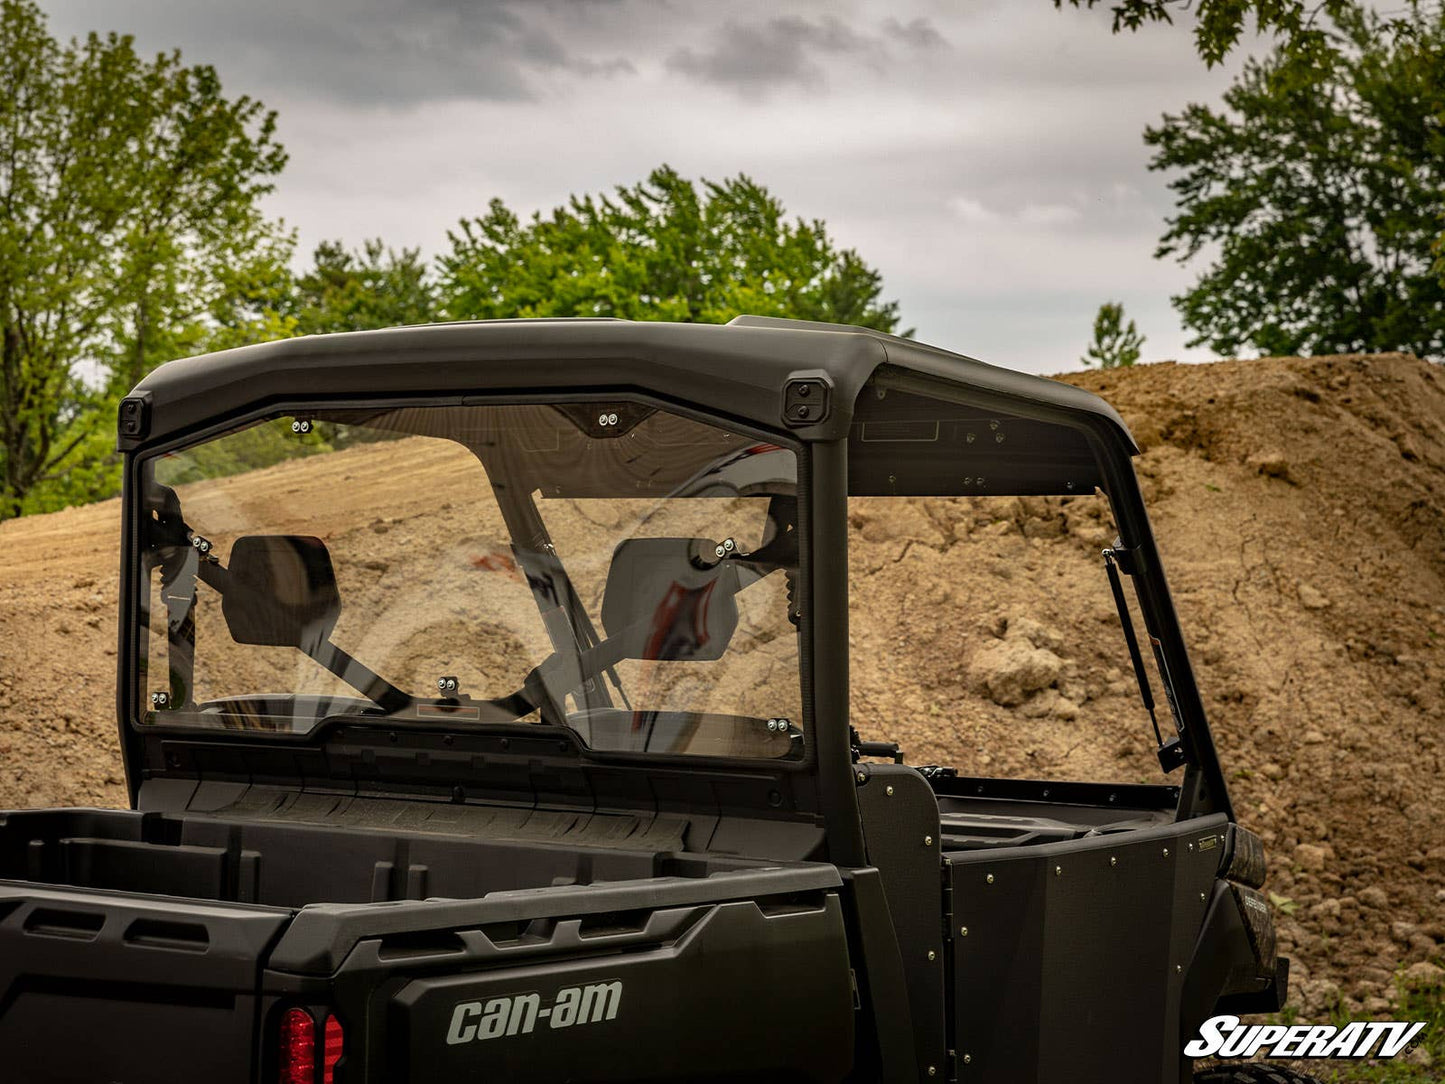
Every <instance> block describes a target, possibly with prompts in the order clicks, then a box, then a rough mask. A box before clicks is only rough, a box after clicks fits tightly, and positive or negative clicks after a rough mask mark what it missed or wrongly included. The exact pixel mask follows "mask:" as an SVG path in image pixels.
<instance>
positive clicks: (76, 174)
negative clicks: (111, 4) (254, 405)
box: [0, 0, 287, 518]
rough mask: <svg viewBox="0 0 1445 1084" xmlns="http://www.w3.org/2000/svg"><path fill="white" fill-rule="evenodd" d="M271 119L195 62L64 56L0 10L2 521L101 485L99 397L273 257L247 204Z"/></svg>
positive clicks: (273, 233)
mask: <svg viewBox="0 0 1445 1084" xmlns="http://www.w3.org/2000/svg"><path fill="white" fill-rule="evenodd" d="M273 125H274V117H273V115H272V114H270V113H267V112H266V111H265V110H264V109H263V108H262V106H261V105H260V104H259V103H258V102H255V101H252V100H251V99H250V98H247V97H244V96H243V97H238V98H227V97H226V96H225V95H224V94H223V93H222V90H221V85H220V81H219V79H218V78H217V76H216V73H215V71H214V70H213V69H211V68H209V67H206V66H194V67H187V66H185V65H183V64H182V63H181V59H180V56H179V54H178V53H167V54H161V55H159V56H157V57H155V58H153V59H150V60H147V59H144V58H142V57H141V56H140V55H138V54H137V52H136V50H135V48H134V44H133V42H132V40H131V39H130V38H129V37H126V36H120V35H116V34H110V35H107V36H104V37H102V36H100V35H97V34H91V35H89V36H88V37H87V38H86V39H85V40H83V41H71V42H69V43H66V44H63V45H62V44H61V43H59V42H57V41H56V40H55V39H54V38H53V37H51V35H50V33H49V31H48V28H47V26H46V23H45V19H44V16H43V15H42V14H41V12H40V9H39V7H38V6H37V5H36V4H35V3H34V2H33V0H0V518H4V517H6V516H10V515H15V514H17V513H18V512H20V511H21V510H23V509H26V508H33V507H38V506H39V507H43V506H45V505H46V504H47V503H51V502H50V500H47V499H45V498H44V497H43V494H41V493H39V492H38V491H40V490H43V489H44V488H45V487H47V486H50V487H54V488H55V490H56V495H57V498H58V499H68V498H69V495H70V494H71V493H72V491H73V490H75V489H76V487H80V488H82V489H84V488H87V487H89V486H90V485H91V484H92V483H94V484H101V483H100V482H98V480H97V478H98V476H97V475H96V472H97V471H99V472H102V473H103V472H104V471H105V470H107V469H108V468H106V467H105V466H104V464H98V463H97V462H95V460H94V458H93V457H87V456H86V455H82V454H81V453H86V452H94V451H95V450H96V449H97V448H98V447H100V446H101V444H100V442H99V434H100V433H101V432H102V430H103V431H104V433H105V436H106V437H107V438H108V437H110V436H111V430H110V425H109V419H108V418H107V419H104V421H103V423H102V421H101V420H100V419H101V414H100V412H99V409H98V403H97V401H98V400H99V401H105V400H106V399H107V397H108V396H113V393H114V390H115V389H116V388H118V387H121V386H128V385H129V384H130V383H132V382H134V380H136V379H138V378H139V377H140V375H141V374H143V373H144V372H145V371H146V370H147V369H148V368H150V367H151V366H152V365H154V364H156V363H157V362H159V361H160V360H163V359H165V358H168V357H174V356H177V355H179V354H184V353H187V352H189V349H190V348H191V347H192V346H193V344H194V343H195V342H196V341H197V340H198V339H199V338H200V337H201V336H202V335H203V334H204V327H205V325H206V323H207V321H208V319H209V318H210V315H211V312H212V310H213V309H214V308H215V307H217V306H219V305H222V304H224V297H223V295H224V293H225V291H226V290H227V289H228V288H229V286H230V284H231V283H232V281H233V279H234V274H235V269H237V268H245V267H247V266H248V265H250V264H252V263H253V262H254V261H255V260H256V259H258V258H261V259H264V260H271V261H274V259H275V255H276V251H279V250H281V249H284V248H285V245H286V240H287V239H286V238H285V236H284V235H283V234H282V233H281V232H280V231H279V230H278V229H277V228H276V227H275V226H273V225H272V224H270V223H268V222H267V221H266V220H265V219H264V218H263V217H262V216H261V214H260V212H259V210H258V208H257V201H258V200H259V198H260V197H261V196H262V195H263V194H264V193H266V192H268V191H269V190H270V184H271V182H270V178H272V177H273V176H274V175H275V174H276V173H278V172H279V171H280V170H281V168H282V165H283V164H284V162H285V155H284V152H283V151H282V150H281V148H280V147H279V146H278V145H277V144H276V142H275V140H274V138H273ZM87 378H88V379H87ZM110 469H112V470H113V468H110ZM37 502H38V503H37Z"/></svg>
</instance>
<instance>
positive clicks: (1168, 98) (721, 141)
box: [41, 0, 1238, 371]
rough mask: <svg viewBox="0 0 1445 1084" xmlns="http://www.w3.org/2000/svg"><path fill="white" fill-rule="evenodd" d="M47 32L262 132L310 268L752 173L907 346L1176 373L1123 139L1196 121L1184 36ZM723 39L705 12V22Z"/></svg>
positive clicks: (206, 23)
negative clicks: (608, 199) (207, 71)
mask: <svg viewBox="0 0 1445 1084" xmlns="http://www.w3.org/2000/svg"><path fill="white" fill-rule="evenodd" d="M41 3H42V5H43V6H44V7H45V8H46V10H47V11H48V12H49V13H50V15H51V18H52V25H53V27H54V29H55V30H56V31H57V32H58V33H61V34H64V35H70V34H75V33H84V32H85V31H87V30H90V29H99V30H109V29H112V28H115V29H119V30H125V31H133V32H134V33H135V34H136V37H137V40H138V42H139V44H140V45H141V46H142V47H143V48H144V49H146V50H159V49H169V48H172V47H176V46H179V47H180V48H181V49H182V50H183V53H184V56H185V57H186V58H187V59H188V60H190V61H192V62H196V61H206V62H210V63H213V64H215V65H216V66H217V68H218V69H219V71H220V74H221V77H222V79H223V80H224V82H225V84H226V87H227V89H228V91H229V92H231V93H237V92H245V93H248V94H253V95H255V96H257V97H259V98H260V99H261V100H262V101H264V102H265V103H266V104H267V105H269V106H272V107H274V108H276V109H278V110H279V115H280V128H279V131H280V136H281V139H282V141H283V142H284V143H285V145H286V147H287V149H288V151H289V152H290V155H291V158H290V163H289V165H288V166H287V169H286V172H285V174H284V175H283V176H282V177H281V178H280V182H279V184H278V186H277V190H276V192H275V193H274V194H273V195H272V196H270V197H268V199H267V205H266V209H267V212H268V213H270V214H274V215H276V216H278V217H282V218H284V219H285V220H286V221H287V222H288V223H290V224H291V225H293V226H295V227H296V228H297V229H298V230H299V232H300V236H301V247H300V251H301V257H300V258H301V259H304V258H305V256H306V254H308V253H309V252H310V250H311V248H312V246H314V245H315V243H316V242H317V241H319V240H322V239H327V238H340V239H342V240H344V241H346V242H347V243H350V244H355V243H357V242H359V241H360V240H362V239H363V238H366V237H371V236H377V235H380V236H383V237H385V238H386V239H387V240H388V241H389V242H391V243H393V244H397V245H418V246H421V248H422V249H423V250H424V251H425V252H426V253H428V254H433V253H435V252H437V251H439V250H440V249H442V248H443V247H444V246H445V244H446V233H447V230H448V229H449V228H452V227H453V226H454V225H455V223H456V222H457V220H458V219H459V218H462V217H464V216H471V215H476V214H479V213H482V212H483V211H485V209H486V204H487V200H489V199H490V198H492V197H498V198H501V199H502V200H504V201H505V202H506V203H507V204H508V205H509V206H511V207H513V208H515V209H516V210H517V211H518V212H520V213H522V214H524V215H526V214H530V213H531V212H532V211H534V210H539V209H540V210H547V209H549V208H551V207H554V206H559V205H561V204H563V203H565V201H566V200H567V198H568V196H569V195H571V194H574V193H584V192H599V191H608V190H610V189H611V188H612V187H613V186H614V185H619V184H630V183H634V182H636V181H637V180H639V179H641V178H642V177H645V176H646V174H647V172H648V170H649V169H651V168H653V167H654V166H656V165H658V164H659V163H661V162H668V163H670V164H671V165H673V166H675V167H676V168H678V169H679V170H680V171H682V172H683V174H684V175H686V176H690V177H710V178H714V179H717V178H722V177H726V176H731V175H734V174H736V173H738V172H746V173H748V174H749V175H751V176H753V177H755V178H756V179H757V180H759V181H760V182H762V183H763V184H765V185H767V186H768V188H769V190H770V191H772V192H773V193H774V194H775V195H776V196H777V197H778V198H779V199H780V200H781V201H782V203H783V205H784V206H785V207H786V208H787V210H788V212H789V213H790V214H796V215H802V216H804V217H807V218H815V217H816V218H821V219H823V220H825V221H826V222H827V223H828V228H829V230H830V232H831V233H832V234H833V236H834V237H835V238H836V239H837V240H838V242H839V243H840V244H842V245H846V246H850V247H856V248H857V249H858V251H859V252H860V253H862V255H863V257H864V258H865V259H866V260H868V262H869V263H870V264H872V265H873V266H875V267H877V268H878V269H879V270H880V271H881V272H882V274H883V278H884V289H885V292H886V294H887V296H889V297H896V298H898V299H899V300H900V301H901V303H902V306H903V314H904V319H905V321H906V323H907V324H909V325H914V326H917V328H918V332H919V336H920V338H922V339H923V340H924V341H929V342H935V343H937V344H938V345H940V346H946V347H951V348H954V349H959V350H962V351H963V352H965V353H972V354H974V355H975V356H979V357H984V358H986V359H988V360H993V361H997V362H1000V363H1002V364H1006V365H1012V366H1016V367H1020V368H1027V369H1032V370H1035V371H1058V370H1060V369H1066V368H1069V367H1071V366H1074V365H1075V364H1076V359H1077V357H1078V355H1079V352H1080V350H1081V349H1082V347H1083V344H1084V341H1085V340H1086V339H1087V337H1088V331H1089V327H1090V323H1091V321H1092V319H1093V316H1094V313H1095V311H1096V310H1097V308H1098V305H1099V303H1100V302H1101V301H1103V300H1105V299H1118V300H1122V301H1123V302H1124V304H1125V307H1126V310H1127V311H1128V312H1129V314H1130V316H1131V317H1134V318H1135V319H1137V320H1138V322H1139V327H1140V330H1141V331H1142V332H1143V333H1144V334H1146V335H1147V336H1148V339H1149V341H1148V346H1147V347H1146V351H1147V354H1146V356H1147V357H1151V358H1155V357H1181V358H1189V357H1199V356H1202V355H1203V353H1204V352H1203V351H1190V350H1186V349H1184V347H1183V342H1184V339H1185V336H1184V335H1183V333H1182V332H1181V330H1180V327H1179V322H1178V317H1177V314H1175V313H1174V312H1173V311H1172V310H1171V308H1170V305H1169V300H1168V298H1169V295H1170V294H1171V293H1177V292H1179V290H1180V289H1181V288H1182V287H1184V286H1185V285H1187V283H1188V282H1189V281H1190V280H1192V279H1193V277H1194V274H1195V271H1194V269H1180V268H1178V267H1176V266H1175V265H1174V264H1172V263H1168V262H1160V261H1156V260H1154V259H1153V258H1152V252H1153V249H1154V244H1155V241H1156V239H1157V238H1158V236H1159V234H1160V233H1161V232H1162V229H1163V219H1164V217H1165V215H1166V214H1168V213H1169V211H1170V209H1171V207H1172V202H1173V201H1172V198H1171V196H1170V194H1169V193H1168V191H1167V190H1166V188H1165V186H1164V178H1162V177H1160V176H1158V175H1157V174H1150V173H1148V172H1147V170H1146V169H1145V163H1146V161H1147V157H1148V155H1147V151H1146V149H1145V147H1144V146H1143V144H1142V142H1141V139H1140V133H1141V132H1142V130H1143V128H1144V126H1145V125H1146V124H1149V123H1153V122H1156V121H1157V119H1158V117H1159V115H1160V114H1161V113H1162V112H1164V111H1166V110H1171V111H1175V110H1178V109H1179V108H1181V107H1182V106H1183V105H1184V104H1185V103H1186V102H1190V101H1200V100H1213V99H1215V98H1216V97H1217V95H1218V94H1219V92H1220V91H1221V90H1223V88H1224V87H1225V86H1226V85H1227V83H1228V80H1229V78H1230V74H1231V71H1232V70H1237V68H1238V64H1237V58H1236V60H1231V62H1230V64H1229V65H1228V66H1226V67H1225V68H1224V69H1215V70H1213V71H1206V70H1205V69H1204V67H1203V66H1202V65H1201V64H1200V63H1199V62H1198V60H1197V58H1196V57H1195V55H1194V51H1193V46H1192V42H1191V40H1190V30H1191V27H1190V26H1189V25H1188V23H1187V20H1184V21H1181V23H1180V25H1178V26H1175V27H1167V28H1154V29H1151V30H1149V31H1147V32H1143V33H1140V34H1137V35H1129V34H1123V35H1117V36H1116V35H1113V34H1111V33H1110V32H1109V20H1108V12H1107V11H1104V10H1102V9H1096V10H1093V11H1076V10H1074V9H1072V8H1069V7H1067V6H1066V7H1065V9H1064V10H1062V11H1056V10H1054V8H1053V6H1052V5H1050V4H1047V3H1044V2H1043V0H1028V2H1024V0H970V2H969V3H967V4H958V3H956V2H952V0H781V2H780V0H730V2H729V3H728V4H727V5H726V7H720V6H719V5H710V4H705V3H703V2H701V0H247V2H245V3H240V4H238V3H236V0H127V2H126V3H125V4H119V3H116V0H41ZM720 12H722V13H723V14H720Z"/></svg>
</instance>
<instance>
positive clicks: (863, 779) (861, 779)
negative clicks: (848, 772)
mask: <svg viewBox="0 0 1445 1084" xmlns="http://www.w3.org/2000/svg"><path fill="white" fill-rule="evenodd" d="M867 781H868V773H867V772H859V773H858V782H860V783H866V782H867Z"/></svg>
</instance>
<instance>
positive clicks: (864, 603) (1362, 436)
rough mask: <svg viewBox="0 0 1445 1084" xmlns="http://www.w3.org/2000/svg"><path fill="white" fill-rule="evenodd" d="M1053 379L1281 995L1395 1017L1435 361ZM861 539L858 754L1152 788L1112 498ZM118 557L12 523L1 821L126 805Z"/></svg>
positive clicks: (41, 520)
mask: <svg viewBox="0 0 1445 1084" xmlns="http://www.w3.org/2000/svg"><path fill="white" fill-rule="evenodd" d="M1063 379H1066V380H1068V381H1069V382H1071V383H1074V384H1078V385H1080V386H1082V387H1085V388H1088V389H1089V390H1091V391H1094V392H1097V393H1099V394H1101V395H1103V396H1104V397H1105V398H1106V399H1108V400H1109V401H1110V402H1111V403H1113V404H1114V406H1115V407H1117V408H1118V410H1119V411H1120V412H1121V413H1122V414H1123V415H1124V417H1125V419H1126V420H1127V421H1128V422H1129V424H1130V426H1131V428H1132V430H1133V432H1134V434H1135V436H1136V438H1137V439H1138V441H1139V443H1140V445H1141V447H1142V448H1143V450H1144V453H1145V454H1144V455H1143V456H1142V457H1141V458H1140V459H1139V460H1138V461H1137V467H1138V471H1139V474H1140V477H1141V480H1142V483H1143V486H1144V490H1145V497H1146V499H1147V501H1148V503H1149V507H1150V511H1151V515H1152V517H1153V522H1154V527H1155V531H1156V533H1157V535H1158V538H1159V542H1160V547H1161V549H1162V551H1163V556H1164V560H1165V566H1166V568H1167V569H1168V573H1169V577H1170V583H1171V587H1172V590H1173V594H1174V601H1175V605H1176V608H1177V609H1178V611H1179V615H1180V619H1181V622H1182V624H1183V627H1184V630H1185V636H1186V639H1187V641H1188V643H1189V647H1190V651H1191V655H1192V658H1193V660H1194V664H1195V668H1196V672H1197V678H1198V683H1199V686H1200V688H1201V689H1202V690H1203V693H1204V697H1205V700H1206V705H1207V708H1208V710H1209V712H1210V720H1211V725H1212V728H1213V731H1214V736H1215V741H1216V744H1217V745H1218V747H1219V750H1220V755H1221V758H1222V760H1223V762H1224V764H1225V768H1226V772H1227V774H1228V777H1229V780H1230V785H1231V788H1232V795H1233V799H1234V802H1235V805H1236V808H1237V812H1238V815H1239V819H1240V820H1241V822H1242V823H1244V824H1245V825H1247V826H1249V827H1251V828H1253V829H1254V830H1255V831H1257V832H1259V833H1260V834H1261V835H1262V836H1263V838H1264V840H1265V843H1266V845H1267V849H1268V853H1269V855H1270V858H1271V869H1270V875H1269V882H1268V885H1267V888H1268V889H1269V891H1270V893H1271V894H1272V896H1273V899H1274V902H1275V905H1276V908H1277V913H1278V918H1279V924H1280V939H1281V946H1282V951H1283V952H1285V953H1287V954H1288V955H1290V956H1291V957H1292V958H1293V961H1294V974H1293V983H1292V991H1291V1002H1292V1003H1293V1004H1294V1005H1295V1006H1297V1007H1298V1009H1299V1010H1300V1013H1301V1015H1302V1017H1303V1018H1305V1019H1311V1018H1314V1019H1319V1018H1321V1016H1320V1014H1323V1013H1325V1012H1327V1011H1328V1010H1330V1009H1331V1008H1333V1007H1334V1006H1336V1005H1338V1004H1341V1003H1342V1004H1343V1006H1344V1007H1345V1008H1347V1009H1349V1010H1351V1011H1354V1012H1359V1013H1366V1014H1373V1015H1379V1016H1388V1015H1389V1014H1390V1012H1391V1008H1392V1003H1393V999H1394V997H1395V990H1396V976H1397V975H1398V974H1400V973H1401V972H1402V971H1407V970H1408V971H1409V972H1410V973H1412V974H1414V975H1415V976H1417V977H1420V978H1423V979H1427V980H1428V979H1430V978H1432V977H1434V978H1438V977H1439V976H1438V975H1436V974H1434V973H1433V972H1432V971H1431V970H1430V968H1431V967H1432V966H1434V965H1436V964H1439V963H1440V962H1441V957H1442V952H1445V945H1442V943H1445V772H1442V758H1445V745H1442V743H1445V370H1442V369H1441V368H1440V367H1439V366H1435V365H1431V364H1428V363H1425V362H1421V361H1417V360H1415V359H1413V358H1409V357H1403V356H1398V355H1377V356H1371V357H1355V356H1349V357H1335V358H1314V359H1297V358H1276V359H1262V360H1257V361H1229V362H1218V363H1215V364H1212V365H1188V366H1186V365H1174V364H1159V365H1147V366H1139V367H1136V368H1133V369H1130V370H1123V371H1112V372H1108V373H1084V374H1070V375H1068V376H1066V377H1064V378H1063ZM408 445H409V442H406V441H400V442H392V443H387V444H379V445H373V446H368V447H366V448H359V449H352V450H349V451H347V452H345V453H334V454H335V455H337V456H341V455H346V456H352V457H353V459H355V460H356V462H355V463H354V464H353V466H355V467H357V468H358V469H364V470H365V471H366V476H367V478H368V486H367V488H366V490H365V492H364V493H363V491H362V490H361V489H360V488H359V487H345V486H342V487H326V488H325V489H324V490H318V491H317V492H316V493H314V494H309V495H306V494H303V495H301V496H303V497H306V498H307V499H306V500H304V501H301V500H299V499H298V502H297V505H298V507H302V508H304V511H305V515H306V517H307V522H308V523H309V524H313V527H312V529H314V523H315V521H316V519H317V517H319V516H321V515H323V512H322V511H320V510H321V509H324V510H325V512H324V514H325V515H328V516H334V517H335V518H336V519H337V523H336V524H335V526H336V527H337V529H338V530H341V529H348V530H353V529H354V530H375V529H376V527H377V524H376V523H373V522H372V517H371V513H370V511H369V509H370V508H371V507H388V508H404V507H405V506H406V503H407V502H406V494H407V492H408V490H409V489H410V488H411V487H414V486H415V483H416V475H415V465H413V467H412V469H400V468H401V464H400V463H399V462H398V463H393V462H391V461H390V460H389V459H388V457H393V458H395V457H404V456H406V455H408V454H411V453H410V451H409V449H408ZM363 456H364V457H370V459H368V460H367V461H365V462H361V461H360V457H363ZM272 469H273V470H276V469H285V468H284V467H282V468H272ZM255 473H257V474H260V473H262V472H255ZM232 481H233V482H234V483H235V484H236V485H237V486H241V487H244V485H245V483H246V478H245V477H238V478H236V479H233V480H232ZM348 494H349V495H350V496H348ZM357 496H364V498H365V505H364V506H363V505H357V506H352V505H353V504H354V500H355V498H356V497H357ZM333 502H334V505H333ZM347 502H351V503H347ZM343 504H345V507H342V505H343ZM417 514H418V515H420V514H423V512H422V510H418V512H417ZM850 519H851V522H852V525H853V539H852V546H851V550H850V572H851V575H852V578H853V583H854V588H853V590H854V603H853V620H852V638H853V645H854V652H853V658H854V663H853V688H854V693H853V700H854V717H855V721H857V722H858V724H859V727H860V729H861V730H863V731H864V733H865V736H868V737H878V738H882V737H887V738H890V739H893V740H897V741H899V742H901V743H902V745H903V747H904V749H905V750H906V752H907V753H908V759H909V762H910V763H917V764H923V763H940V764H952V765H957V766H958V767H959V768H960V769H961V770H964V771H966V772H970V773H979V774H992V775H1013V776H1024V777H1035V778H1040V777H1047V778H1096V779H1105V778H1109V779H1125V780H1143V779H1157V777H1158V768H1157V765H1156V764H1155V762H1154V758H1153V751H1152V738H1151V737H1150V736H1149V733H1148V721H1147V717H1146V716H1145V715H1144V714H1143V710H1142V708H1141V707H1140V705H1139V699H1138V691H1137V688H1136V687H1135V685H1134V682H1133V677H1132V674H1131V672H1130V668H1129V663H1128V657H1127V655H1126V654H1125V651H1124V648H1123V644H1122V639H1121V636H1120V631H1119V626H1118V619H1117V617H1116V616H1115V614H1114V610H1113V607H1112V603H1111V601H1110V596H1109V594H1108V590H1107V586H1106V583H1105V580H1104V574H1103V569H1102V566H1101V564H1100V561H1099V549H1100V547H1101V546H1103V545H1106V544H1107V543H1108V542H1109V540H1110V539H1111V538H1112V530H1111V525H1110V523H1109V521H1108V518H1107V514H1106V513H1105V511H1104V510H1103V508H1102V507H1101V504H1100V502H1099V501H1098V500H1097V499H1096V498H1089V497H1079V498H1069V499H1044V498H1028V499H1007V500H991V501H986V500H957V501H928V500H917V501H909V502H908V503H907V504H906V505H903V506H901V507H900V506H899V505H898V504H889V505H887V506H886V508H885V507H884V506H883V505H880V504H879V503H878V502H870V501H867V500H858V501H855V502H854V504H853V505H852V506H851V507H850ZM353 521H354V522H353ZM381 526H382V527H384V528H386V529H388V530H390V529H391V528H396V530H397V533H398V535H399V536H401V537H405V536H406V534H407V533H408V531H409V528H408V526H407V523H406V516H405V515H403V516H401V517H398V518H397V519H395V520H392V521H388V522H386V523H384V524H381ZM378 533H381V532H378ZM118 537H119V536H118V507H117V503H116V502H114V501H108V502H104V503H101V504H96V505H92V506H89V507H85V508H77V509H70V510H68V511H64V512H59V513H55V514H53V515H48V516H36V517H31V518H27V519H23V520H18V521H13V522H8V523H3V524H0V808H15V807H32V806H63V805H76V804H80V805H103V806H105V805H110V806H114V805H123V804H124V803H125V800H126V799H125V788H124V779H123V773H122V768H121V764H120V758H119V750H118V746H117V741H116V727H115V710H114V692H113V689H114V666H115V658H116V645H115V641H116V634H115V616H114V615H115V611H116V595H117V571H118V564H119V552H118ZM378 575H380V576H384V575H385V570H380V571H379V572H378ZM442 617H444V618H445V619H446V620H451V619H452V617H457V618H458V619H459V620H460V619H463V618H466V617H467V615H465V614H462V615H442ZM418 665H419V666H421V667H422V668H423V669H424V668H425V666H426V665H430V663H429V662H422V663H418ZM1165 714H1167V713H1165Z"/></svg>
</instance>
